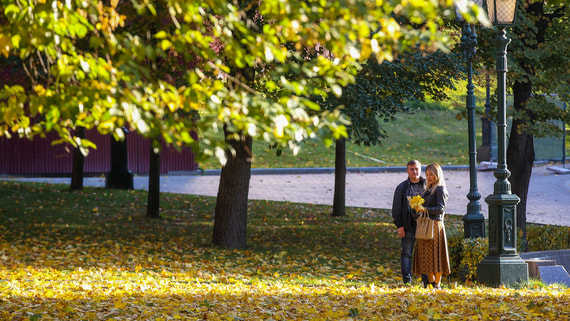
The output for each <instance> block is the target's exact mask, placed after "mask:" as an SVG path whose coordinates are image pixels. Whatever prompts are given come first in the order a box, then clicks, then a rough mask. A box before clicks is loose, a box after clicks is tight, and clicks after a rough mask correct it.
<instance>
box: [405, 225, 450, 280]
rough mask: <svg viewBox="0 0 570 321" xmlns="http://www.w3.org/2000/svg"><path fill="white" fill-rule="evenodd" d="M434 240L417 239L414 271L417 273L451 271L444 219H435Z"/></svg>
mask: <svg viewBox="0 0 570 321" xmlns="http://www.w3.org/2000/svg"><path fill="white" fill-rule="evenodd" d="M433 232H434V236H433V240H419V239H418V240H416V246H415V249H414V263H413V268H412V271H413V273H414V274H415V275H417V276H420V275H421V274H428V273H442V274H443V275H447V274H449V273H450V268H449V251H448V250H447V237H446V235H445V225H444V224H443V222H442V221H434V228H433Z"/></svg>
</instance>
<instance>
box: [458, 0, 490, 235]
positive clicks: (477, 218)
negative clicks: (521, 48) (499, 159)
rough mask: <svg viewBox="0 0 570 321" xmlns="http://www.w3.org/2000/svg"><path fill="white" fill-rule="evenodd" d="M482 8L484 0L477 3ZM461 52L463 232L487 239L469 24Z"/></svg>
mask: <svg viewBox="0 0 570 321" xmlns="http://www.w3.org/2000/svg"><path fill="white" fill-rule="evenodd" d="M475 2H476V4H477V5H479V6H482V4H483V0H478V1H475ZM461 50H462V51H463V56H464V57H465V59H466V60H467V98H466V101H465V102H466V108H467V122H468V135H469V183H470V187H469V194H467V198H468V199H469V204H467V214H465V215H464V216H463V227H464V228H463V231H464V236H465V238H478V237H485V217H484V216H483V214H481V204H480V203H479V199H481V193H479V190H478V189H477V163H476V162H477V150H476V149H475V145H476V141H475V107H476V105H475V93H474V88H475V86H474V85H473V58H474V57H475V53H476V52H477V33H476V32H475V26H474V25H473V28H471V26H470V25H469V23H465V24H464V26H463V32H462V36H461Z"/></svg>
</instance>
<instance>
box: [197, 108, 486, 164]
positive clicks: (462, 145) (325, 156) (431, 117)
mask: <svg viewBox="0 0 570 321" xmlns="http://www.w3.org/2000/svg"><path fill="white" fill-rule="evenodd" d="M457 113H458V111H456V110H418V111H416V112H415V113H414V114H400V115H398V116H397V119H396V120H395V121H392V122H387V123H382V124H381V126H382V128H383V129H384V130H386V132H387V134H388V138H386V139H383V140H382V141H381V142H380V144H377V145H375V146H359V145H356V144H351V143H347V148H346V149H347V153H346V159H347V166H348V167H377V166H380V167H383V166H405V164H406V163H407V162H408V161H409V160H410V159H414V158H418V159H419V160H420V161H422V162H423V163H430V162H438V163H441V164H444V165H465V164H468V136H467V121H466V120H465V119H462V120H457V119H456V115H457ZM476 135H477V141H478V142H480V141H481V121H480V119H479V116H477V117H476ZM334 155H335V152H334V145H333V146H331V147H330V148H326V147H325V146H324V144H322V143H320V142H318V141H309V142H306V143H305V144H304V145H303V148H302V150H301V152H300V153H299V154H297V155H293V154H292V153H291V151H289V150H284V151H283V153H282V154H281V155H280V156H277V153H276V150H275V149H271V148H269V147H268V146H267V144H265V143H264V142H259V141H255V142H254V145H253V162H252V166H253V167H254V168H293V167H334V157H335V156H334ZM200 167H201V168H203V169H217V168H219V167H220V165H219V163H218V162H217V161H216V160H215V159H210V160H208V161H207V162H205V163H202V164H200Z"/></svg>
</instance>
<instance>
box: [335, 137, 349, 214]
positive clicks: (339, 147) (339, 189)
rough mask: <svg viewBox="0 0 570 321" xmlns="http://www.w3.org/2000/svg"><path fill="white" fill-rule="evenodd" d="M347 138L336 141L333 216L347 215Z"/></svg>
mask: <svg viewBox="0 0 570 321" xmlns="http://www.w3.org/2000/svg"><path fill="white" fill-rule="evenodd" d="M345 200H346V138H344V137H343V138H341V139H338V140H337V141H336V147H335V164H334V200H333V212H332V216H344V215H345V214H346V201H345Z"/></svg>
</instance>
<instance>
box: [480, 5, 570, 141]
mask: <svg viewBox="0 0 570 321" xmlns="http://www.w3.org/2000/svg"><path fill="white" fill-rule="evenodd" d="M569 17H570V6H568V4H567V3H565V1H559V0H555V1H542V0H536V1H528V2H525V1H519V2H518V8H517V17H516V25H515V27H514V28H512V29H507V30H508V34H507V36H508V37H509V38H511V39H512V42H511V44H509V46H508V54H509V57H508V63H509V72H508V76H507V80H508V82H509V87H512V85H513V84H514V83H515V82H519V83H529V84H531V85H532V86H531V87H532V89H531V93H530V94H532V96H530V98H529V100H528V101H526V100H525V99H524V97H523V96H524V95H526V94H529V93H515V94H516V95H519V94H520V95H521V96H520V97H515V99H516V101H518V102H522V105H516V106H514V107H515V108H514V109H512V108H511V109H509V113H510V115H511V116H514V117H516V118H518V119H522V120H524V122H523V123H522V127H521V128H519V130H525V131H527V132H529V133H532V134H533V135H536V136H537V137H540V136H543V135H545V134H546V135H552V134H555V133H560V129H557V128H555V127H553V126H552V124H551V122H550V121H551V120H565V121H566V122H568V121H570V117H569V114H568V112H564V111H561V110H560V108H558V107H557V106H555V105H554V104H552V103H551V102H549V101H547V100H546V99H544V96H541V94H546V95H550V94H556V95H559V98H560V100H561V101H563V102H566V103H569V102H570V96H569V95H570V94H569V92H570V87H569V86H570V85H569V84H570V82H569V81H568V80H569V78H568V77H569V75H568V69H569V68H570V57H569V56H568V54H567V52H568V49H569V48H570V38H569V37H568V32H569V31H568V26H569V25H570V24H569ZM478 33H479V37H478V39H479V52H480V55H481V58H482V59H483V60H484V61H485V65H486V66H489V67H491V68H492V66H494V65H495V63H494V59H495V56H496V52H495V46H494V39H495V37H496V30H495V29H481V30H478ZM507 90H508V89H507ZM519 104H520V103H519Z"/></svg>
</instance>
